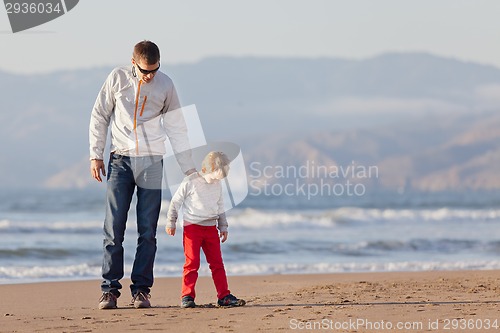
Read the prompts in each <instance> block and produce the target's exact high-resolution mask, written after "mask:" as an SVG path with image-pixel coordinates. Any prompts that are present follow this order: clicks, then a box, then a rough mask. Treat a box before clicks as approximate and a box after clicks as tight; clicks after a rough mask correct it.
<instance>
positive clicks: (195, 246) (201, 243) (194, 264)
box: [182, 224, 230, 299]
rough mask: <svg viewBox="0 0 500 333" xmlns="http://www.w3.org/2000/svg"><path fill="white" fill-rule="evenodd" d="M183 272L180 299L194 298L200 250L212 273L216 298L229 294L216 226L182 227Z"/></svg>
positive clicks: (190, 225) (194, 225)
mask: <svg viewBox="0 0 500 333" xmlns="http://www.w3.org/2000/svg"><path fill="white" fill-rule="evenodd" d="M183 244H184V256H185V257H186V262H185V263H184V272H183V274H182V297H184V296H191V297H192V298H195V297H196V292H195V285H196V280H197V279H198V269H199V268H200V249H203V253H205V257H206V258H207V262H208V265H209V266H208V267H209V268H210V270H211V271H212V279H213V280H214V284H215V289H217V298H218V299H222V298H224V297H226V296H227V295H229V294H230V291H229V290H228V286H227V277H226V270H225V269H224V263H223V262H222V253H221V250H220V239H219V232H218V230H217V227H216V226H211V227H205V226H200V225H196V224H189V225H186V226H184V236H183Z"/></svg>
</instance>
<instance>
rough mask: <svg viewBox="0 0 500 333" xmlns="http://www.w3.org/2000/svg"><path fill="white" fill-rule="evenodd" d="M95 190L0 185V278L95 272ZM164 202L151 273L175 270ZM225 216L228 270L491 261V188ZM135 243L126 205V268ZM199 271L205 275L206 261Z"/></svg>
mask: <svg viewBox="0 0 500 333" xmlns="http://www.w3.org/2000/svg"><path fill="white" fill-rule="evenodd" d="M103 192H104V191H103ZM103 192H90V191H41V190H32V191H27V190H26V191H21V190H18V191H10V192H7V191H4V192H2V193H0V283H1V284H10V283H27V282H41V281H60V280H84V279H100V270H101V264H102V224H103V217H104V193H103ZM168 204H169V201H168V197H166V198H165V199H164V201H163V207H162V215H161V219H160V222H159V227H158V235H157V238H158V252H157V256H156V261H155V276H156V277H166V276H177V277H179V276H181V274H182V265H183V260H184V259H183V251H182V239H181V233H180V232H178V233H177V234H176V236H175V237H171V236H168V235H167V234H166V233H165V231H164V226H165V222H166V221H165V218H166V209H167V208H168ZM133 205H134V202H133ZM227 215H228V221H229V225H230V226H229V239H228V241H227V242H226V243H224V244H222V251H223V257H224V261H225V265H226V270H227V273H228V274H229V275H253V274H292V273H303V274H304V273H305V274H307V273H334V272H374V271H377V272H387V271H424V270H472V269H474V270H486V269H500V194H499V193H466V194H456V193H440V194H432V195H431V194H422V193H420V194H418V193H413V194H408V193H407V194H398V193H377V194H372V195H369V194H368V195H366V196H363V197H362V198H359V197H358V198H339V197H321V198H313V199H311V200H306V199H304V198H297V197H294V198H287V197H265V196H259V197H253V196H250V197H247V199H245V201H244V202H243V203H242V204H240V205H239V206H238V207H237V208H235V209H232V210H231V211H229V212H228V213H227ZM135 242H136V227H135V210H134V209H133V208H132V209H131V211H130V215H129V222H128V227H127V232H126V235H125V244H124V247H125V276H126V277H127V276H129V275H130V270H131V266H132V261H133V257H134V254H135ZM200 274H201V275H209V270H208V267H207V265H206V263H203V264H202V268H201V269H200Z"/></svg>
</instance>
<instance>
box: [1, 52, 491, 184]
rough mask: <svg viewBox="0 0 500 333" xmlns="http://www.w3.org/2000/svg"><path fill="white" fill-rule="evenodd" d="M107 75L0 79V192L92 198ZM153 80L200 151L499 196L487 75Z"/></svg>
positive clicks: (447, 65) (222, 73) (412, 70)
mask: <svg viewBox="0 0 500 333" xmlns="http://www.w3.org/2000/svg"><path fill="white" fill-rule="evenodd" d="M110 70H111V68H93V69H82V70H75V71H61V72H55V73H51V74H47V75H33V76H25V75H14V74H9V73H3V72H0V76H1V77H2V80H0V91H2V93H1V94H2V100H3V103H2V108H3V112H1V113H0V120H1V121H0V139H1V140H2V142H4V145H2V163H0V181H1V183H2V186H3V187H4V188H17V187H32V186H35V187H50V188H61V187H66V188H73V187H88V186H95V185H94V184H92V182H91V180H90V179H89V176H88V161H87V156H88V143H87V142H88V134H87V132H88V122H89V117H90V111H91V108H92V106H93V104H94V100H95V97H96V95H97V92H98V91H99V89H100V87H101V85H102V83H103V82H104V80H105V78H106V76H107V75H108V73H109V72H110ZM162 70H164V71H165V72H167V73H168V74H169V75H170V76H171V77H172V78H173V79H174V81H175V82H176V85H177V89H178V91H179V94H180V96H181V99H182V101H183V103H184V104H185V105H188V104H196V106H197V109H198V112H199V115H200V118H201V121H202V124H203V128H204V131H205V135H206V137H207V139H208V140H226V141H232V142H236V143H239V144H241V145H242V146H243V147H244V154H245V158H246V160H247V162H249V163H250V162H251V161H253V160H255V161H257V160H263V161H264V160H265V161H266V163H275V165H277V164H278V163H281V164H285V163H288V164H289V165H292V164H295V165H299V164H300V163H301V162H302V161H304V158H306V159H310V160H313V159H314V160H315V161H317V162H318V163H323V164H331V165H333V164H334V163H336V164H339V165H340V164H346V163H347V164H348V163H351V161H353V160H355V161H362V162H363V163H377V165H379V166H380V168H381V169H384V170H385V169H387V170H391V173H393V176H391V178H390V179H388V178H385V177H384V178H381V179H379V181H378V183H377V186H383V187H389V188H394V187H400V186H406V187H412V188H416V189H429V190H439V189H445V188H450V189H459V188H465V187H467V188H469V187H470V188H492V187H495V188H499V187H500V184H499V183H497V182H496V181H491V180H492V179H494V178H495V176H496V175H495V166H496V165H495V164H494V162H495V161H497V160H498V151H497V150H495V149H497V147H498V146H495V140H496V141H498V140H497V137H496V135H497V134H498V132H499V130H498V129H499V128H500V127H499V126H497V124H498V122H497V119H496V118H494V116H492V113H488V111H491V110H493V111H494V110H497V111H498V108H499V106H500V97H499V96H500V70H499V69H497V68H495V67H491V66H484V65H480V64H475V63H467V62H461V61H458V60H455V59H448V58H441V57H436V56H433V55H428V54H418V53H415V54H386V55H381V56H378V57H375V58H371V59H366V60H345V59H277V58H252V57H242V58H227V57H217V58H209V59H205V60H203V61H200V62H198V63H193V64H180V65H170V66H168V65H163V66H162ZM493 114H494V113H493ZM408 123H409V124H410V125H404V124H408ZM495 127H496V128H495ZM486 133H490V134H488V135H489V136H487V135H486ZM485 135H486V136H485ZM488 138H489V139H488ZM466 142H467V144H465V143H466ZM422 161H423V162H422ZM491 163H493V164H491ZM424 165H425V167H424ZM401 184H403V185H401Z"/></svg>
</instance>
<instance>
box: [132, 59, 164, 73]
mask: <svg viewBox="0 0 500 333" xmlns="http://www.w3.org/2000/svg"><path fill="white" fill-rule="evenodd" d="M135 65H136V66H137V68H139V72H141V73H142V74H143V75H148V74H154V73H156V72H157V71H158V70H159V69H160V64H158V67H157V68H155V69H153V70H150V71H148V70H145V69H142V68H141V67H140V66H139V64H138V63H137V62H136V63H135Z"/></svg>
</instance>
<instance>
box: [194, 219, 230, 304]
mask: <svg viewBox="0 0 500 333" xmlns="http://www.w3.org/2000/svg"><path fill="white" fill-rule="evenodd" d="M205 229H206V230H205V237H204V239H203V242H202V244H201V247H202V249H203V252H204V253H205V257H206V258H207V262H208V265H209V267H210V270H211V271H212V279H213V280H214V284H215V289H217V298H218V299H222V298H224V297H226V296H227V295H229V294H230V291H229V289H228V285H227V277H226V270H225V269H224V263H223V262H222V253H221V249H220V238H219V232H218V231H217V227H215V226H213V227H205Z"/></svg>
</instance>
